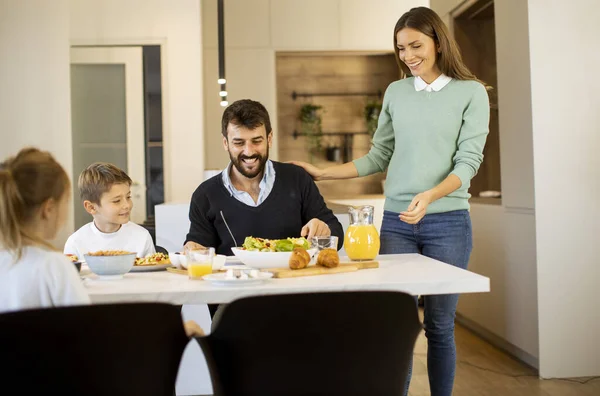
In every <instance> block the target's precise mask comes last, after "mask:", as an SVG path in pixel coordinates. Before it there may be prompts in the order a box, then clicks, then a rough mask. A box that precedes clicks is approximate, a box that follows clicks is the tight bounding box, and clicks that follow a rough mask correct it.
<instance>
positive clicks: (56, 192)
mask: <svg viewBox="0 0 600 396" xmlns="http://www.w3.org/2000/svg"><path fill="white" fill-rule="evenodd" d="M69 187H70V182H69V177H68V176H67V173H66V172H65V170H64V169H63V167H62V166H60V164H59V163H58V162H56V160H55V159H54V157H52V155H51V154H50V153H48V152H46V151H40V150H38V149H36V148H25V149H23V150H21V151H20V152H19V153H18V154H17V155H16V156H15V157H11V158H9V159H7V160H6V161H4V162H2V163H1V164H0V246H1V247H2V248H3V249H6V250H8V251H10V252H13V253H15V254H16V258H17V259H19V258H21V255H22V253H23V248H24V247H25V246H27V245H42V246H44V247H47V248H49V249H54V248H53V246H52V245H50V244H49V243H48V242H47V241H44V240H42V239H40V238H38V237H36V236H33V235H29V234H28V233H27V232H26V230H25V226H26V225H27V224H28V223H29V222H30V221H31V220H32V219H33V217H34V215H35V213H36V212H37V210H38V209H39V208H40V206H41V205H42V204H44V203H45V202H46V201H48V200H49V199H54V200H55V201H60V200H61V199H62V198H63V196H64V194H65V193H66V192H68V190H69Z"/></svg>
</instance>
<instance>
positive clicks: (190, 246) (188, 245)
mask: <svg viewBox="0 0 600 396" xmlns="http://www.w3.org/2000/svg"><path fill="white" fill-rule="evenodd" d="M204 249H206V248H205V247H204V246H202V245H200V244H199V243H196V242H192V241H188V243H186V244H185V245H184V246H183V251H184V252H187V251H190V250H204Z"/></svg>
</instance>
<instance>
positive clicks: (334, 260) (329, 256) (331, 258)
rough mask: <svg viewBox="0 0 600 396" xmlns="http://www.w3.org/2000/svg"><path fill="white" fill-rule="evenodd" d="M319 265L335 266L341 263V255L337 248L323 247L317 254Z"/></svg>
mask: <svg viewBox="0 0 600 396" xmlns="http://www.w3.org/2000/svg"><path fill="white" fill-rule="evenodd" d="M317 265H321V266H323V267H328V268H334V267H337V266H338V265H340V256H339V255H338V252H337V250H335V249H323V250H321V251H320V252H319V255H318V256H317Z"/></svg>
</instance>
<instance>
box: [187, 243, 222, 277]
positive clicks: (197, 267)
mask: <svg viewBox="0 0 600 396" xmlns="http://www.w3.org/2000/svg"><path fill="white" fill-rule="evenodd" d="M185 256H186V259H187V267H188V277H189V278H190V279H202V277H203V276H204V275H208V274H212V266H213V259H214V257H215V249H214V248H206V249H197V250H188V251H187V252H186V254H185Z"/></svg>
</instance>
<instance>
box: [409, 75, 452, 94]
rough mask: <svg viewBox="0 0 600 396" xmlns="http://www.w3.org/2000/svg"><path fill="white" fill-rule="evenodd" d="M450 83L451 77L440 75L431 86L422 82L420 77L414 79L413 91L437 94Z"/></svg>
mask: <svg viewBox="0 0 600 396" xmlns="http://www.w3.org/2000/svg"><path fill="white" fill-rule="evenodd" d="M450 81H452V77H448V76H447V75H445V74H440V76H439V77H438V78H436V79H435V80H434V81H433V82H432V83H431V84H427V83H426V82H425V80H423V79H422V78H421V77H415V90H416V91H422V90H425V92H431V91H436V92H437V91H440V90H441V89H442V88H444V87H445V86H446V85H448V83H449V82H450Z"/></svg>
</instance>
